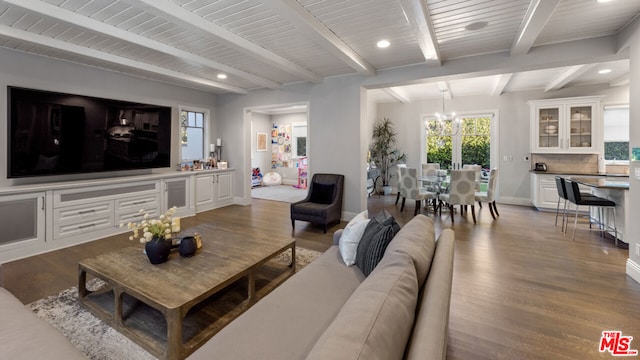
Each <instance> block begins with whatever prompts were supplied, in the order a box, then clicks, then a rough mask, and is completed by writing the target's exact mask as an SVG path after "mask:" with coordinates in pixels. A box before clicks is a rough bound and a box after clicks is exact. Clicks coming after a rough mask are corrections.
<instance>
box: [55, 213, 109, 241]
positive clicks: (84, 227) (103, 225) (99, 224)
mask: <svg viewBox="0 0 640 360" xmlns="http://www.w3.org/2000/svg"><path fill="white" fill-rule="evenodd" d="M113 218H114V214H113V211H111V212H109V213H108V214H105V216H101V217H94V218H93V219H86V220H84V219H79V220H78V221H75V222H72V223H67V224H64V223H56V224H55V225H54V226H53V238H54V239H60V238H65V237H70V236H74V235H82V234H85V233H89V232H93V231H97V230H103V229H110V228H113V227H114V221H113Z"/></svg>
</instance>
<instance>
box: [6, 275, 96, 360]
mask: <svg viewBox="0 0 640 360" xmlns="http://www.w3.org/2000/svg"><path fill="white" fill-rule="evenodd" d="M0 319H1V320H0V344H2V345H1V346H0V359H12V360H14V359H24V360H31V359H65V360H66V359H70V360H71V359H86V357H85V356H84V355H82V353H80V351H78V350H77V349H76V348H74V347H73V345H71V343H70V342H69V339H67V338H66V337H64V335H62V333H61V332H59V331H58V330H56V329H55V328H54V327H53V326H51V325H50V324H49V323H47V322H46V321H44V320H42V319H40V318H38V317H37V316H36V314H34V313H33V311H31V310H29V309H28V308H27V307H25V306H24V305H23V304H22V303H21V302H20V301H19V300H18V299H16V298H15V297H14V296H13V295H12V294H11V293H10V292H8V291H7V290H5V289H4V288H0Z"/></svg>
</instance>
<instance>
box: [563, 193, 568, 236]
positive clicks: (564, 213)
mask: <svg viewBox="0 0 640 360" xmlns="http://www.w3.org/2000/svg"><path fill="white" fill-rule="evenodd" d="M568 222H569V219H567V199H564V210H563V211H562V232H565V233H566V232H567V226H568V224H567V223H568Z"/></svg>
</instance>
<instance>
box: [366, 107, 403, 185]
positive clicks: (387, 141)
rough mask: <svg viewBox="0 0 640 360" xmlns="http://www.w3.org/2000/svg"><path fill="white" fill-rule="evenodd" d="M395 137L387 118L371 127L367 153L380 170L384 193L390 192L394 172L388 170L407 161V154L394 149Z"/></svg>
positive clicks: (395, 134)
mask: <svg viewBox="0 0 640 360" xmlns="http://www.w3.org/2000/svg"><path fill="white" fill-rule="evenodd" d="M396 136H397V133H396V131H395V129H394V128H393V123H392V122H391V120H389V118H384V119H383V120H382V121H378V122H377V123H376V124H375V125H374V127H373V139H372V143H371V145H370V147H369V151H370V152H371V159H372V160H373V162H374V163H375V165H376V167H377V168H378V169H380V178H382V187H383V190H384V191H385V193H390V192H391V186H390V185H389V180H390V179H391V176H393V175H394V173H395V171H394V172H390V171H389V170H390V169H391V167H393V166H395V165H396V164H398V163H401V162H404V161H406V159H407V154H405V153H403V152H400V150H398V149H397V148H395V142H396ZM374 186H375V184H374ZM385 188H386V189H385Z"/></svg>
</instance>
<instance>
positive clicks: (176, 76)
mask: <svg viewBox="0 0 640 360" xmlns="http://www.w3.org/2000/svg"><path fill="white" fill-rule="evenodd" d="M0 36H6V37H9V38H12V39H16V40H19V41H23V42H26V43H29V44H33V45H38V46H43V47H46V48H50V49H53V50H57V51H63V52H66V53H70V54H74V55H78V56H82V57H86V58H90V59H93V60H96V61H101V62H104V61H106V62H109V63H112V64H116V65H120V66H124V67H127V68H130V69H133V70H137V71H142V72H144V73H148V74H152V75H155V76H159V77H160V78H165V79H166V78H170V79H172V80H173V81H175V82H176V83H180V84H184V83H190V84H191V85H194V84H195V85H198V86H199V87H201V88H208V89H216V90H224V91H229V92H232V93H236V94H247V93H248V90H247V89H243V88H241V87H237V86H233V85H228V84H223V83H220V82H217V81H211V80H207V79H203V78H200V77H195V76H192V75H188V74H184V73H181V72H177V71H174V70H170V69H166V68H163V67H159V66H156V65H151V64H149V63H144V62H140V61H136V60H132V59H128V58H124V57H121V56H117V55H113V54H109V53H106V52H102V51H99V50H95V49H91V48H87V47H84V46H80V45H76V44H72V43H69V42H66V41H62V40H57V39H53V38H50V37H48V36H42V35H38V34H34V33H31V32H28V31H24V30H19V29H16V28H12V27H9V26H5V25H0ZM149 78H150V79H154V80H158V79H155V78H153V77H149Z"/></svg>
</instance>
